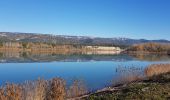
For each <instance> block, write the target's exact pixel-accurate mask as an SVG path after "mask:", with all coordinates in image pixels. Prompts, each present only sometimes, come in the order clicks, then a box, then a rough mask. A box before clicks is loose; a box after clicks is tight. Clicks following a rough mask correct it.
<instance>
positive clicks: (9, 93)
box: [0, 78, 87, 100]
mask: <svg viewBox="0 0 170 100" xmlns="http://www.w3.org/2000/svg"><path fill="white" fill-rule="evenodd" d="M85 89H86V88H84V85H82V84H81V83H79V81H76V82H74V83H73V85H71V87H70V88H69V89H68V90H67V89H66V84H65V80H63V79H61V78H53V79H52V80H49V81H47V80H43V79H38V80H36V81H26V82H25V83H23V84H6V85H4V86H2V87H1V88H0V100H65V99H66V98H70V97H73V96H75V97H76V96H80V95H83V94H84V93H87V92H86V90H85ZM68 93H69V94H68Z"/></svg>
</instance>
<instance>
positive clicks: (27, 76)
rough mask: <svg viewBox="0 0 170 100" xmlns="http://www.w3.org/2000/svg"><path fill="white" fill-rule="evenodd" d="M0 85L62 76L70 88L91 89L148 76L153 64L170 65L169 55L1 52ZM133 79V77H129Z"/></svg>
mask: <svg viewBox="0 0 170 100" xmlns="http://www.w3.org/2000/svg"><path fill="white" fill-rule="evenodd" d="M0 62H1V63H0V84H1V85H2V84H5V83H6V82H13V83H22V82H24V81H25V80H36V79H38V78H39V77H41V78H44V79H51V78H54V77H61V78H63V79H65V80H66V81H67V85H69V84H71V83H72V81H73V80H81V81H83V82H84V83H85V85H86V86H87V87H88V89H89V90H95V89H100V88H103V87H105V86H108V85H112V84H119V83H122V82H126V81H129V80H133V79H132V78H133V76H138V77H142V76H144V75H145V73H144V70H145V68H146V67H147V66H148V65H150V64H153V63H169V62H170V56H166V55H131V56H130V55H124V54H118V55H80V54H70V55H55V54H39V55H32V54H20V53H19V54H15V53H11V54H6V53H0ZM129 77H130V78H129Z"/></svg>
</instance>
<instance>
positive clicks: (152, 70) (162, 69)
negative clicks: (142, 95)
mask: <svg viewBox="0 0 170 100" xmlns="http://www.w3.org/2000/svg"><path fill="white" fill-rule="evenodd" d="M167 72H170V64H153V65H150V66H149V67H147V68H146V69H145V74H146V76H147V77H151V76H154V75H159V74H163V73H167Z"/></svg>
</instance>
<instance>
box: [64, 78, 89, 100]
mask: <svg viewBox="0 0 170 100" xmlns="http://www.w3.org/2000/svg"><path fill="white" fill-rule="evenodd" d="M86 93H87V88H86V86H85V84H84V82H83V81H80V80H74V82H73V84H72V85H71V86H70V87H69V89H68V90H67V97H68V98H73V97H78V96H81V95H84V94H86Z"/></svg>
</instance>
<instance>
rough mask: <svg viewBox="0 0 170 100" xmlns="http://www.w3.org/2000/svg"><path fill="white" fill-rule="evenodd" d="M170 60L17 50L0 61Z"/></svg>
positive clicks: (167, 58) (164, 58) (1, 55)
mask: <svg viewBox="0 0 170 100" xmlns="http://www.w3.org/2000/svg"><path fill="white" fill-rule="evenodd" d="M133 60H140V61H170V56H168V55H160V54H119V53H115V54H113V53H111V54H110V53H108V54H105V53H103V54H101V53H99V54H98V53H97V52H90V53H89V52H58V53H54V52H16V51H5V52H4V51H3V52H2V51H1V52H0V62H8V63H10V62H52V61H64V62H80V61H81V62H84V61H133Z"/></svg>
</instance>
